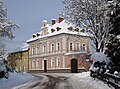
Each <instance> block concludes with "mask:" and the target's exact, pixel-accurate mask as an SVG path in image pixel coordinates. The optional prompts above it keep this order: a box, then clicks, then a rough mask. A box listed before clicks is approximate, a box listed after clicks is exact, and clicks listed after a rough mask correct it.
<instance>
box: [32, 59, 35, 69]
mask: <svg viewBox="0 0 120 89" xmlns="http://www.w3.org/2000/svg"><path fill="white" fill-rule="evenodd" d="M32 68H35V61H34V60H32Z"/></svg>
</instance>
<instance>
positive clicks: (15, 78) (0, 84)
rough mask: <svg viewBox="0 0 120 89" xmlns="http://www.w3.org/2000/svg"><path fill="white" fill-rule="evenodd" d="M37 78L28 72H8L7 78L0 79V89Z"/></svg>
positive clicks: (6, 88) (9, 87) (10, 88)
mask: <svg viewBox="0 0 120 89" xmlns="http://www.w3.org/2000/svg"><path fill="white" fill-rule="evenodd" d="M36 79H37V78H36V77H34V76H32V75H30V74H28V73H9V79H5V78H1V79H0V89H12V88H13V87H15V86H18V85H21V84H24V83H27V82H30V81H34V80H36Z"/></svg>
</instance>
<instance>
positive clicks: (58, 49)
mask: <svg viewBox="0 0 120 89" xmlns="http://www.w3.org/2000/svg"><path fill="white" fill-rule="evenodd" d="M56 49H57V51H60V43H57V48H56Z"/></svg>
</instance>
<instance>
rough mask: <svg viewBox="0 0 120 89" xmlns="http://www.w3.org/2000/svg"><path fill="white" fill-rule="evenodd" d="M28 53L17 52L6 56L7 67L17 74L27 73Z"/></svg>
mask: <svg viewBox="0 0 120 89" xmlns="http://www.w3.org/2000/svg"><path fill="white" fill-rule="evenodd" d="M28 55H29V51H28V50H24V51H18V52H13V53H10V55H9V56H8V64H9V66H10V67H11V68H12V69H13V70H16V71H18V72H29V63H28V62H29V61H28V60H29V56H28Z"/></svg>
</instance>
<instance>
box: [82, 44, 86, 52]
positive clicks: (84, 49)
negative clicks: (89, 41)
mask: <svg viewBox="0 0 120 89" xmlns="http://www.w3.org/2000/svg"><path fill="white" fill-rule="evenodd" d="M83 45H84V46H83ZM83 47H84V48H83ZM82 51H86V43H82Z"/></svg>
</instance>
